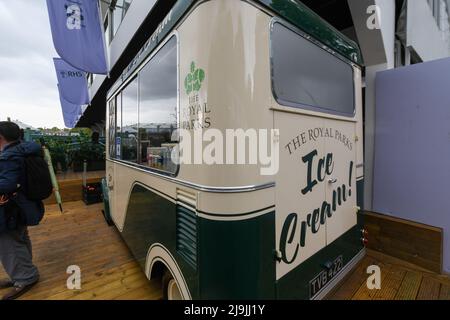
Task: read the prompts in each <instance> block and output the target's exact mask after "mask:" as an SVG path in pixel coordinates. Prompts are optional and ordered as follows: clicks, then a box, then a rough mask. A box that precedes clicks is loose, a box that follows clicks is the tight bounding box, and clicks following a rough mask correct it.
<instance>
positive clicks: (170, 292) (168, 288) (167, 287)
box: [162, 270, 183, 300]
mask: <svg viewBox="0 0 450 320" xmlns="http://www.w3.org/2000/svg"><path fill="white" fill-rule="evenodd" d="M162 287H163V288H162V289H163V297H164V300H183V297H182V296H181V292H180V288H179V287H178V284H177V282H176V281H175V279H174V278H173V276H172V274H171V273H170V271H169V270H166V271H165V272H164V276H163V278H162Z"/></svg>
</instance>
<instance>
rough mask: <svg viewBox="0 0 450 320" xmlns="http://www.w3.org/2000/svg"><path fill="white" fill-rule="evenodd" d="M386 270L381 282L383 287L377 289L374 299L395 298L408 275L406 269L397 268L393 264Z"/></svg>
mask: <svg viewBox="0 0 450 320" xmlns="http://www.w3.org/2000/svg"><path fill="white" fill-rule="evenodd" d="M384 272H385V273H386V275H385V277H384V279H383V280H382V282H381V289H380V290H376V291H375V295H374V296H373V300H392V299H394V298H395V296H396V295H397V292H398V290H399V288H400V286H401V284H402V281H403V279H404V277H405V275H406V270H402V269H399V268H396V267H395V266H393V265H390V267H389V268H387V269H385V270H384Z"/></svg>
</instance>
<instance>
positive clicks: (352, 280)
mask: <svg viewBox="0 0 450 320" xmlns="http://www.w3.org/2000/svg"><path fill="white" fill-rule="evenodd" d="M374 262H375V261H374V260H373V259H371V258H370V257H367V256H366V257H364V259H363V260H362V261H361V262H360V264H359V265H358V266H357V267H356V268H355V269H354V270H353V271H352V272H351V274H350V275H349V276H348V277H347V278H346V279H344V281H342V283H341V284H340V286H339V287H338V288H336V289H335V290H334V292H333V293H331V294H330V296H329V297H328V299H329V300H349V299H351V298H352V297H353V295H354V294H355V293H356V292H357V291H358V289H359V288H360V287H361V285H362V284H363V283H365V282H366V280H367V276H368V275H367V267H368V266H370V265H372V264H373V263H374Z"/></svg>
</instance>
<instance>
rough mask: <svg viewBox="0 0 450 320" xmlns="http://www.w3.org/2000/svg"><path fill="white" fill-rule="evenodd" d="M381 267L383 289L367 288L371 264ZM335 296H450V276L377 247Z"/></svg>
mask: <svg viewBox="0 0 450 320" xmlns="http://www.w3.org/2000/svg"><path fill="white" fill-rule="evenodd" d="M370 265H377V266H379V267H380V269H381V290H369V289H368V288H367V284H366V282H367V278H368V277H369V275H368V274H367V273H366V270H367V267H368V266H370ZM328 299H331V300H350V299H351V300H450V277H448V276H444V275H439V274H437V273H434V272H432V271H428V270H426V269H423V268H421V267H419V266H416V265H414V264H411V263H408V262H405V261H403V260H399V259H396V258H393V257H390V256H388V255H385V254H382V253H379V252H377V251H373V250H367V255H366V256H365V257H364V259H363V260H362V261H361V263H360V264H359V265H358V266H357V267H356V268H355V269H354V270H353V272H352V273H351V274H350V275H349V276H348V277H347V278H346V279H345V280H344V281H343V282H342V283H341V285H340V286H339V287H338V288H337V289H336V290H335V291H334V292H333V293H332V294H330V295H329V297H328Z"/></svg>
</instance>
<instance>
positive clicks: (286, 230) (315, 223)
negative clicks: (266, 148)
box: [274, 112, 327, 279]
mask: <svg viewBox="0 0 450 320" xmlns="http://www.w3.org/2000/svg"><path fill="white" fill-rule="evenodd" d="M274 117H275V128H279V130H280V131H279V132H280V168H279V171H278V174H277V177H276V191H275V205H276V235H277V248H279V251H280V254H281V256H280V257H279V258H281V261H280V262H279V263H278V264H277V270H276V272H277V279H280V278H281V277H283V276H284V275H285V274H287V273H288V272H289V271H291V270H293V269H294V268H295V267H297V266H298V265H300V264H301V263H302V262H304V261H305V260H307V259H308V258H310V257H311V256H312V255H314V254H315V253H316V252H318V251H319V250H320V249H322V248H324V247H325V246H326V226H325V224H321V223H320V208H321V205H322V203H323V201H324V200H325V188H326V187H327V186H326V184H325V183H324V178H323V179H322V177H323V176H324V172H325V171H324V170H325V163H324V161H323V160H322V159H323V157H324V156H325V155H326V149H325V148H326V144H325V140H324V139H318V138H314V134H315V133H314V132H315V131H316V134H317V132H318V129H317V128H323V126H324V121H323V119H322V118H320V117H313V116H306V115H301V114H295V113H288V112H275V115H274ZM319 158H320V159H319ZM319 162H320V163H319ZM318 166H321V167H322V168H323V170H322V172H321V173H320V178H319V180H318V177H317V176H318ZM320 180H323V181H320ZM318 210H319V211H318Z"/></svg>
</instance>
